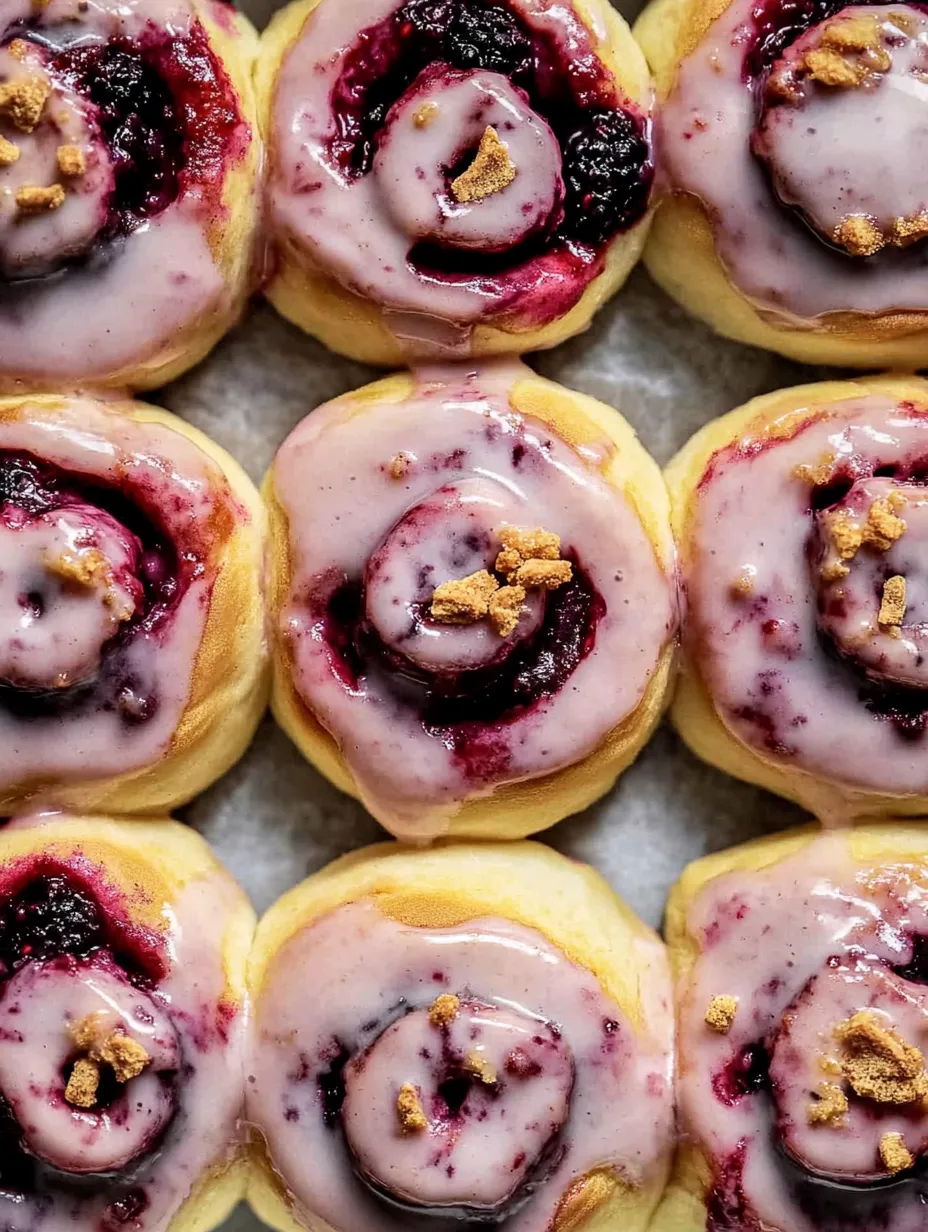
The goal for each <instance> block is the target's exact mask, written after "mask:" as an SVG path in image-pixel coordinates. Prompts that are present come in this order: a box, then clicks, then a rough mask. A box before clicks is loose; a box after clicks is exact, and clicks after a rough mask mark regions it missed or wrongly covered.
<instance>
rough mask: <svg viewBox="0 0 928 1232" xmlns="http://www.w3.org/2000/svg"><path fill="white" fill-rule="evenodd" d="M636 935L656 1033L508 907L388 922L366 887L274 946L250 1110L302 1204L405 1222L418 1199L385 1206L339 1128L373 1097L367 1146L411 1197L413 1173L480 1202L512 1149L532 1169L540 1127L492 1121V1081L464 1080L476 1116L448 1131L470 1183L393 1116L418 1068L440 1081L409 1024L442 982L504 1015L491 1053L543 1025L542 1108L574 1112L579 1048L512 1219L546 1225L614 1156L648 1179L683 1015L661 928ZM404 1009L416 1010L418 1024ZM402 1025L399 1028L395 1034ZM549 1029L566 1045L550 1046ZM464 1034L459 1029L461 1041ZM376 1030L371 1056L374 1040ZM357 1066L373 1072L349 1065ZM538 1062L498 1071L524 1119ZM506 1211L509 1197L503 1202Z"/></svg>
mask: <svg viewBox="0 0 928 1232" xmlns="http://www.w3.org/2000/svg"><path fill="white" fill-rule="evenodd" d="M635 944H636V946H638V947H640V952H639V953H638V954H637V955H636V956H635V958H634V962H635V963H636V964H640V970H641V971H642V973H643V978H642V983H641V986H640V992H641V996H642V1001H643V1006H644V1019H645V1021H646V1022H647V1024H648V1033H647V1036H646V1037H641V1036H639V1035H637V1034H636V1033H635V1031H634V1029H633V1028H632V1026H631V1024H630V1023H629V1021H628V1019H627V1018H626V1016H625V1015H624V1014H623V1012H622V1011H621V1009H620V1008H619V1007H618V1005H616V1004H615V1003H614V1002H613V1001H612V1000H611V999H610V998H609V997H608V996H606V994H605V993H604V992H603V991H602V989H601V988H600V987H599V985H598V983H597V981H596V979H595V978H594V977H593V975H592V974H591V973H590V972H588V971H586V970H584V969H583V968H581V967H578V966H575V965H574V964H572V963H570V962H569V961H568V960H567V959H566V958H565V956H564V955H563V954H562V953H561V952H560V951H559V950H558V949H557V948H556V947H554V946H553V945H552V944H551V943H550V942H549V941H547V940H546V939H545V938H544V937H543V936H541V935H540V934H539V933H537V932H535V931H533V930H531V929H527V928H524V927H522V926H521V925H517V924H514V923H512V922H510V921H508V920H503V919H492V918H487V919H475V920H472V921H470V922H468V924H467V925H462V926H459V927H457V928H450V929H436V930H433V929H417V928H410V927H407V926H404V925H401V924H398V923H395V922H392V921H390V920H388V919H386V918H385V917H384V916H382V915H381V914H380V913H379V911H378V910H377V908H376V907H375V906H374V905H373V904H372V903H371V902H369V901H361V902H358V903H354V904H351V905H348V906H344V907H341V908H339V909H338V910H337V911H335V912H333V913H331V914H330V915H327V916H324V917H322V918H321V919H319V920H317V921H316V922H314V923H313V924H312V925H311V926H310V927H308V928H306V929H304V930H303V931H301V932H299V933H297V934H296V935H295V936H294V937H292V938H291V939H290V940H289V941H288V942H287V943H286V944H285V945H284V946H283V947H282V949H281V950H280V952H279V953H278V954H277V956H276V958H275V959H274V962H273V964H272V965H271V967H270V969H269V971H268V973H267V975H266V977H265V981H264V984H263V987H262V989H261V991H260V993H259V994H258V997H257V1001H256V1006H255V1015H254V1027H253V1030H254V1036H253V1041H252V1047H251V1055H250V1059H249V1063H248V1074H249V1083H248V1093H247V1105H246V1111H247V1116H248V1119H249V1120H250V1121H251V1122H252V1124H253V1125H254V1126H255V1127H256V1128H257V1129H258V1130H259V1131H260V1133H261V1134H262V1136H263V1137H264V1139H265V1141H266V1142H267V1146H268V1149H269V1153H270V1158H271V1161H272V1163H273V1166H274V1167H275V1169H276V1170H277V1171H278V1173H279V1174H280V1176H281V1177H282V1179H283V1182H284V1184H285V1185H286V1187H287V1189H288V1190H289V1191H290V1193H291V1194H292V1196H293V1199H294V1201H295V1203H296V1204H297V1207H298V1208H299V1209H300V1210H301V1211H302V1213H303V1216H304V1218H308V1219H313V1218H315V1219H319V1220H324V1221H325V1222H326V1223H327V1224H329V1225H331V1226H332V1227H333V1228H335V1229H337V1230H339V1232H347V1230H348V1229H353V1228H365V1229H368V1230H369V1232H399V1230H400V1229H402V1228H406V1227H408V1226H409V1222H408V1221H409V1215H408V1214H406V1215H404V1214H402V1213H400V1212H397V1211H396V1210H393V1209H391V1208H390V1207H389V1206H387V1205H385V1204H384V1203H383V1202H382V1201H381V1200H379V1199H378V1198H377V1197H375V1196H374V1195H373V1194H372V1193H371V1192H370V1191H369V1190H368V1188H367V1187H366V1186H365V1185H364V1184H363V1183H362V1182H361V1181H360V1180H359V1179H358V1177H357V1176H356V1175H355V1174H354V1172H353V1171H352V1164H351V1159H350V1156H349V1154H348V1152H347V1150H346V1147H345V1144H344V1142H343V1141H342V1138H341V1136H340V1134H339V1133H338V1132H337V1130H336V1127H335V1122H336V1120H337V1119H339V1118H344V1117H346V1116H347V1117H351V1118H353V1119H352V1121H351V1124H350V1125H346V1132H347V1134H348V1136H349V1141H352V1140H353V1141H355V1142H358V1137H357V1136H356V1135H358V1134H359V1133H360V1132H361V1131H359V1129H358V1128H357V1123H358V1122H359V1121H360V1119H361V1114H362V1101H363V1103H364V1104H366V1107H364V1109H363V1110H364V1112H365V1114H366V1116H367V1117H368V1118H370V1120H371V1122H373V1123H374V1124H375V1125H378V1126H380V1127H381V1131H382V1132H381V1133H380V1134H379V1136H378V1135H374V1134H372V1132H371V1131H372V1125H371V1123H370V1122H369V1123H367V1124H366V1125H365V1128H364V1130H363V1133H364V1139H363V1149H364V1151H365V1157H364V1158H365V1162H366V1163H367V1164H368V1165H369V1166H370V1165H371V1164H372V1165H373V1167H374V1168H375V1169H376V1172H377V1174H378V1176H379V1177H381V1178H384V1177H388V1178H394V1179H395V1181H396V1183H397V1187H400V1186H402V1188H403V1190H404V1192H405V1195H406V1197H407V1200H408V1198H409V1196H410V1190H411V1191H412V1194H413V1195H415V1196H416V1197H417V1199H418V1200H419V1202H420V1203H423V1202H424V1203H425V1204H428V1203H429V1202H431V1203H435V1202H436V1201H437V1202H439V1203H440V1202H441V1201H442V1200H443V1199H444V1200H445V1201H447V1199H448V1197H449V1194H451V1193H452V1192H453V1193H454V1197H455V1198H456V1199H457V1200H458V1201H460V1202H461V1203H462V1204H463V1206H464V1208H465V1209H467V1208H472V1207H473V1205H474V1203H476V1202H478V1201H479V1200H480V1199H481V1197H483V1198H486V1197H487V1196H488V1195H490V1194H492V1196H493V1197H494V1198H497V1197H499V1195H500V1193H501V1192H504V1191H505V1189H506V1178H505V1176H504V1175H503V1171H504V1169H503V1165H504V1164H505V1162H506V1161H509V1162H510V1164H511V1165H512V1167H513V1171H512V1173H511V1177H510V1182H511V1181H512V1180H515V1181H518V1180H519V1179H520V1170H521V1169H522V1168H523V1167H524V1166H525V1161H524V1160H519V1157H518V1156H519V1151H516V1153H515V1154H513V1149H514V1148H515V1147H516V1145H517V1144H521V1149H522V1150H525V1152H526V1155H528V1154H529V1152H530V1151H531V1150H532V1149H533V1148H535V1149H537V1146H538V1133H539V1131H538V1130H537V1129H533V1128H529V1127H527V1128H526V1130H525V1131H524V1132H523V1131H521V1130H519V1129H518V1128H517V1129H516V1130H515V1132H512V1130H511V1129H510V1128H507V1127H506V1125H505V1124H504V1122H505V1120H506V1118H504V1117H502V1116H501V1115H499V1116H497V1117H494V1118H490V1119H489V1120H486V1119H485V1120H484V1121H480V1120H479V1112H480V1109H481V1108H482V1107H483V1106H484V1101H483V1097H482V1096H481V1095H480V1094H479V1093H478V1094H477V1095H475V1096H473V1097H471V1096H470V1095H468V1097H467V1099H466V1100H465V1103H464V1107H463V1109H462V1112H463V1117H462V1118H460V1119H462V1120H463V1121H464V1122H468V1121H469V1111H468V1110H469V1109H470V1108H473V1112H474V1114H475V1121H476V1123H467V1124H466V1127H465V1129H464V1131H463V1132H460V1133H459V1134H458V1135H457V1136H456V1138H455V1140H454V1145H453V1152H454V1154H453V1158H454V1161H455V1162H459V1163H460V1167H461V1168H462V1170H463V1177H464V1178H470V1180H469V1181H464V1180H463V1179H462V1180H461V1182H460V1183H459V1184H457V1183H456V1180H455V1175H456V1174H455V1175H453V1176H450V1177H449V1176H448V1175H447V1172H446V1173H445V1177H444V1179H442V1178H441V1177H439V1176H435V1175H433V1174H434V1173H435V1172H437V1171H439V1170H441V1169H442V1168H444V1169H447V1161H446V1160H444V1159H443V1157H442V1158H439V1159H436V1157H435V1154H434V1153H433V1155H432V1157H431V1158H426V1156H425V1154H424V1152H423V1150H422V1146H421V1144H420V1145H417V1144H416V1143H412V1144H410V1143H409V1142H408V1141H407V1139H406V1136H404V1135H402V1134H401V1133H400V1131H399V1127H398V1125H397V1122H396V1120H395V1119H394V1120H393V1121H392V1123H390V1120H389V1116H388V1109H389V1104H390V1102H391V1101H392V1102H393V1103H394V1109H395V1100H396V1095H397V1093H398V1089H399V1085H400V1084H401V1083H402V1082H404V1081H406V1080H407V1073H408V1075H409V1080H411V1081H416V1080H417V1079H418V1080H419V1082H420V1084H422V1083H423V1082H424V1083H425V1084H426V1085H427V1084H428V1082H429V1081H431V1078H430V1077H425V1076H424V1072H425V1071H424V1070H423V1067H422V1060H423V1058H421V1057H420V1058H416V1057H414V1056H413V1055H412V1053H411V1052H410V1051H409V1048H408V1042H409V1041H408V1040H407V1039H406V1038H405V1036H406V1033H407V1032H409V1033H410V1034H412V1035H414V1034H416V1033H417V1032H420V1031H421V1032H423V1035H425V1034H428V1032H427V1030H426V1028H425V1026H424V1024H423V1022H422V1018H421V1017H420V1016H419V1013H418V1012H419V1011H423V1010H426V1009H427V1008H428V1006H429V1005H430V1004H431V1003H432V1001H433V1000H434V998H435V997H436V996H438V994H439V993H442V992H447V993H455V994H460V995H461V996H462V997H469V998H471V1000H472V1001H478V1002H480V1003H481V1004H484V1005H486V1006H487V1007H488V1008H489V1009H490V1010H491V1012H492V1014H491V1016H492V1017H493V1018H494V1019H495V1024H494V1027H493V1028H491V1027H489V1026H486V1027H484V1028H483V1032H491V1031H492V1033H493V1042H492V1043H489V1042H488V1039H487V1037H486V1036H484V1034H483V1032H482V1033H481V1038H479V1039H478V1040H476V1041H475V1043H477V1044H478V1045H479V1044H482V1043H488V1046H489V1048H490V1049H491V1051H492V1052H493V1055H494V1058H495V1055H496V1051H495V1050H496V1048H497V1047H498V1048H499V1050H500V1054H501V1055H503V1054H505V1053H506V1049H507V1048H508V1043H509V1040H508V1039H507V1040H506V1042H505V1043H503V1041H502V1038H500V1039H498V1040H497V1039H496V1032H497V1031H498V1032H502V1033H503V1034H504V1035H506V1034H508V1035H509V1037H510V1039H515V1038H517V1036H518V1035H519V1034H520V1033H521V1032H522V1031H524V1030H526V1029H528V1030H531V1026H530V1024H531V1023H533V1022H534V1023H535V1024H536V1029H537V1033H538V1039H539V1040H540V1041H542V1043H540V1044H535V1043H534V1039H535V1035H534V1034H533V1035H532V1041H533V1042H532V1045H531V1049H534V1050H535V1052H531V1055H529V1056H528V1057H527V1058H526V1060H527V1062H529V1063H530V1062H531V1061H535V1060H537V1061H538V1063H539V1064H543V1066H544V1073H545V1074H546V1077H545V1078H544V1080H543V1081H544V1084H545V1085H544V1088H539V1092H538V1096H537V1097H540V1096H541V1095H542V1094H543V1093H544V1094H547V1096H549V1097H550V1099H549V1101H548V1102H545V1100H544V1099H542V1098H539V1103H538V1104H536V1107H541V1108H543V1109H544V1114H543V1115H544V1116H545V1117H549V1116H550V1112H549V1111H548V1109H549V1107H550V1109H551V1110H552V1111H553V1112H554V1113H555V1117H556V1118H560V1117H561V1116H562V1114H563V1099H564V1080H565V1077H566V1074H565V1070H564V1062H565V1059H566V1058H567V1057H568V1056H569V1057H570V1058H571V1059H572V1063H573V1068H574V1082H573V1087H572V1090H571V1091H570V1096H569V1110H568V1111H567V1112H566V1118H565V1119H564V1121H563V1124H562V1127H561V1128H560V1134H559V1136H558V1139H557V1147H556V1151H555V1153H554V1155H553V1157H552V1163H551V1165H550V1167H549V1171H548V1173H547V1179H546V1180H544V1183H543V1184H541V1185H540V1187H539V1188H538V1189H537V1190H535V1192H529V1193H528V1194H523V1195H522V1196H523V1198H524V1199H525V1204H524V1205H522V1206H521V1207H518V1208H516V1209H514V1210H513V1211H512V1213H511V1214H510V1215H509V1217H508V1218H507V1219H506V1222H505V1225H504V1226H505V1227H506V1229H507V1232H542V1230H544V1229H547V1228H549V1227H550V1223H551V1219H552V1216H553V1215H554V1213H555V1211H556V1209H557V1206H558V1203H559V1202H560V1200H561V1198H562V1197H563V1195H564V1193H565V1191H566V1189H567V1188H568V1187H569V1185H570V1184H571V1183H572V1182H573V1181H575V1180H578V1179H579V1178H581V1177H583V1176H584V1175H585V1174H586V1173H588V1172H589V1171H591V1170H592V1169H594V1168H610V1169H614V1170H615V1171H616V1173H617V1174H618V1175H619V1176H621V1177H622V1178H623V1179H624V1180H625V1181H626V1183H629V1184H631V1185H637V1184H641V1183H642V1182H644V1181H647V1180H648V1179H652V1180H653V1179H654V1178H655V1176H657V1175H659V1173H660V1170H661V1169H662V1167H663V1163H664V1160H665V1158H666V1152H667V1150H668V1148H669V1144H670V1140H671V1133H672V1112H671V1100H670V1082H669V1059H670V1055H671V1035H672V1022H671V1014H670V1011H669V1002H668V998H667V985H666V979H667V973H666V965H665V958H664V955H663V951H662V948H661V947H660V944H659V943H658V942H656V941H639V942H636V943H635ZM630 961H631V959H630ZM464 1013H465V1015H466V1016H468V1015H473V1009H472V1008H470V1007H469V1006H465V1007H464ZM406 1014H410V1016H411V1017H412V1018H413V1022H412V1024H411V1025H410V1026H408V1027H407V1026H406V1025H405V1024H406V1021H407V1020H406V1018H405V1017H404V1015H406ZM466 1021H467V1018H465V1022H466ZM394 1024H396V1027H394ZM555 1027H556V1034H555V1035H554V1036H552V1030H553V1028H555ZM396 1029H398V1030H399V1031H400V1032H402V1036H401V1038H400V1039H399V1040H397V1037H396V1035H395V1033H394V1032H395V1030H396ZM429 1030H430V1032H431V1035H432V1036H433V1037H434V1040H433V1045H432V1046H433V1047H436V1046H437V1047H438V1048H439V1049H440V1048H441V1047H442V1039H441V1036H442V1033H441V1032H438V1031H436V1030H435V1029H434V1028H430V1029H429ZM385 1033H386V1034H385ZM465 1034H466V1035H469V1034H470V1032H465ZM553 1038H554V1039H556V1040H557V1041H558V1042H557V1047H556V1048H552V1047H551V1041H552V1039H553ZM545 1041H547V1047H545V1046H544V1044H545ZM468 1042H469V1041H468V1040H466V1039H463V1038H461V1039H459V1040H457V1041H456V1043H457V1044H458V1045H460V1046H461V1047H464V1046H465V1045H466V1044H467V1043H468ZM372 1045H373V1046H374V1047H373V1049H372V1051H371V1052H370V1053H368V1054H367V1056H368V1060H367V1061H366V1062H365V1061H364V1060H363V1057H364V1053H365V1050H366V1049H368V1048H371V1046H372ZM445 1047H447V1048H448V1050H449V1052H450V1053H454V1052H455V1048H454V1046H453V1043H452V1042H449V1041H445ZM513 1051H514V1050H513ZM536 1052H537V1056H536V1055H535V1053H536ZM507 1055H511V1053H510V1054H507ZM372 1056H373V1057H376V1060H375V1062H374V1063H371V1062H370V1060H369V1059H370V1057H372ZM359 1058H362V1059H361V1060H359ZM387 1059H392V1061H393V1065H392V1066H391V1065H389V1064H387ZM340 1066H341V1067H342V1068H344V1067H346V1066H347V1070H346V1071H345V1072H346V1074H347V1075H349V1076H347V1078H346V1079H345V1085H346V1086H347V1088H348V1092H349V1096H348V1099H347V1100H346V1101H345V1104H344V1107H342V1106H341V1096H340V1094H339V1090H340V1088H339V1086H338V1081H337V1079H338V1076H339V1075H340V1074H341V1072H342V1070H341V1069H340V1068H339V1067H340ZM356 1066H360V1072H361V1074H362V1075H363V1082H358V1081H357V1080H356V1079H355V1078H354V1077H353V1075H352V1071H353V1070H354V1068H355V1067H356ZM531 1068H532V1067H531V1065H530V1064H527V1065H526V1064H523V1065H521V1066H520V1064H519V1058H515V1059H514V1061H513V1063H512V1065H511V1066H510V1069H509V1070H508V1071H507V1070H506V1062H505V1060H504V1062H503V1066H502V1070H501V1072H500V1074H499V1075H498V1077H499V1078H500V1089H499V1093H498V1096H497V1099H498V1101H500V1104H501V1106H502V1107H503V1108H505V1109H507V1110H508V1112H509V1113H511V1114H512V1115H513V1116H514V1117H515V1118H518V1115H519V1111H520V1110H521V1109H524V1108H525V1107H526V1103H525V1101H526V1099H529V1098H532V1097H531V1096H530V1095H528V1093H527V1089H526V1084H528V1087H529V1088H530V1087H531V1084H532V1083H534V1082H536V1081H539V1082H540V1081H542V1079H541V1075H537V1076H534V1077H530V1076H529V1071H530V1070H531ZM520 1069H521V1073H520V1072H519V1070H520ZM252 1079H253V1081H252ZM384 1083H386V1084H387V1089H386V1090H384V1089H383V1086H384ZM471 1098H473V1101H474V1102H473V1104H470V1102H469V1101H470V1100H471ZM430 1107H431V1108H432V1112H433V1116H434V1117H435V1121H434V1124H433V1125H432V1126H431V1127H430V1129H429V1130H428V1131H427V1132H428V1133H429V1140H430V1141H432V1142H433V1143H434V1144H435V1146H436V1148H437V1150H438V1155H439V1156H442V1151H443V1150H445V1149H446V1148H447V1146H448V1136H447V1133H446V1128H447V1126H446V1123H445V1122H446V1118H447V1115H448V1110H447V1109H446V1110H445V1113H444V1114H443V1116H442V1115H441V1114H440V1108H439V1107H438V1101H436V1103H435V1104H434V1105H430ZM327 1120H328V1123H327ZM394 1167H395V1168H396V1172H394ZM391 1196H393V1197H394V1199H395V1198H396V1195H395V1194H394V1195H391ZM430 1209H433V1210H434V1209H435V1207H434V1206H433V1207H432V1208H430ZM505 1213H506V1208H505V1207H504V1208H502V1209H501V1210H500V1215H505Z"/></svg>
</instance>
